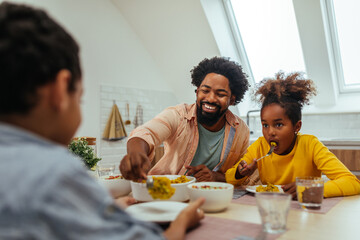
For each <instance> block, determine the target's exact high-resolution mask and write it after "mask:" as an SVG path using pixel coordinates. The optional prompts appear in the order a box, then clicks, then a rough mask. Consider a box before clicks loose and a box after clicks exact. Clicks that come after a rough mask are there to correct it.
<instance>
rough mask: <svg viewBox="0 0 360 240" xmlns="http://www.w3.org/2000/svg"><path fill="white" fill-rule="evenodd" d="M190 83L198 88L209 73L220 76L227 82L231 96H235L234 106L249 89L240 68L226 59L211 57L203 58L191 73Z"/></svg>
mask: <svg viewBox="0 0 360 240" xmlns="http://www.w3.org/2000/svg"><path fill="white" fill-rule="evenodd" d="M190 72H191V78H192V81H191V83H192V84H193V85H194V86H196V87H199V86H200V85H201V83H202V81H203V80H204V78H205V76H206V75H207V74H209V73H217V74H221V75H223V76H224V77H226V78H227V79H228V80H229V86H230V90H231V94H232V95H234V96H235V103H234V105H236V104H238V103H239V102H240V101H241V100H242V99H243V97H244V94H245V92H246V91H247V90H248V88H249V82H248V80H247V75H246V74H245V73H244V72H243V71H242V67H241V66H240V65H239V64H238V63H236V62H233V61H230V60H229V59H228V58H224V57H213V58H210V59H207V58H205V59H204V60H202V61H201V62H200V63H199V64H198V65H197V66H195V67H194V68H193V69H192V70H191V71H190Z"/></svg>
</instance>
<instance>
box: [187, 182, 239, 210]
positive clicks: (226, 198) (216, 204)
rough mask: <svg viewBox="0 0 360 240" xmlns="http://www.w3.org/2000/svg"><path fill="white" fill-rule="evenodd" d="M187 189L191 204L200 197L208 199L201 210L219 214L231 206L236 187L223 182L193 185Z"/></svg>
mask: <svg viewBox="0 0 360 240" xmlns="http://www.w3.org/2000/svg"><path fill="white" fill-rule="evenodd" d="M204 186H209V187H210V189H204V188H202V187H204ZM219 187H221V189H219ZM187 188H188V191H189V195H190V202H193V201H195V200H196V199H198V198H200V197H204V198H205V199H206V201H205V203H204V204H203V205H202V206H201V209H203V210H204V211H205V212H219V211H222V210H225V209H226V208H227V207H228V206H229V204H230V202H231V199H232V197H233V194H234V186H233V185H232V184H229V183H222V182H198V183H192V184H189V185H188V186H187ZM215 188H217V189H215Z"/></svg>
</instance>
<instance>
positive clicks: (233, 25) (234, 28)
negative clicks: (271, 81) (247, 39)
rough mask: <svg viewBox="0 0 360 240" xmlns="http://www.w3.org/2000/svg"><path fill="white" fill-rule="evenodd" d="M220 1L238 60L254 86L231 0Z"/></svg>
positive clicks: (252, 75)
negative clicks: (244, 66)
mask: <svg viewBox="0 0 360 240" xmlns="http://www.w3.org/2000/svg"><path fill="white" fill-rule="evenodd" d="M222 3H223V6H224V10H225V14H226V17H227V19H228V22H229V25H230V30H231V33H232V35H233V39H234V41H235V45H236V49H237V50H238V52H239V54H238V55H239V57H240V61H241V63H242V64H243V65H246V69H247V75H248V77H249V78H250V80H251V85H253V86H254V85H255V84H256V82H255V78H254V74H253V72H252V68H251V65H250V62H249V59H248V56H247V53H246V50H245V46H244V42H243V40H242V37H241V33H240V30H239V27H238V25H237V21H236V18H235V14H234V10H233V7H232V4H231V0H222Z"/></svg>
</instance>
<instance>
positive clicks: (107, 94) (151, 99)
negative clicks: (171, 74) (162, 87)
mask: <svg viewBox="0 0 360 240" xmlns="http://www.w3.org/2000/svg"><path fill="white" fill-rule="evenodd" d="M114 101H115V103H116V105H117V106H118V108H119V111H120V114H121V117H122V119H123V122H124V123H125V121H126V120H127V115H126V103H129V120H130V121H131V124H130V125H125V128H126V132H127V134H128V135H129V134H130V132H131V131H132V130H133V129H134V124H133V122H134V118H135V115H136V107H137V105H138V104H140V105H141V106H142V108H143V120H144V123H145V122H146V121H148V120H150V119H152V118H153V117H155V116H156V115H157V114H158V113H160V112H161V111H162V110H163V109H165V108H166V107H169V106H174V105H176V104H178V103H177V100H176V97H175V95H174V94H173V93H172V92H165V91H154V90H146V89H140V88H124V87H120V86H111V85H101V86H100V114H101V119H100V124H101V126H100V130H101V131H104V129H105V125H106V123H107V120H108V118H109V116H110V113H111V108H112V106H113V103H114ZM100 135H102V132H101V133H100ZM126 141H127V138H124V139H122V140H120V141H113V142H109V141H105V140H102V139H101V140H100V141H97V145H98V146H97V147H98V155H99V156H100V157H101V158H102V160H101V162H106V163H115V164H117V165H118V164H119V163H120V160H121V159H122V158H123V156H124V155H125V153H126Z"/></svg>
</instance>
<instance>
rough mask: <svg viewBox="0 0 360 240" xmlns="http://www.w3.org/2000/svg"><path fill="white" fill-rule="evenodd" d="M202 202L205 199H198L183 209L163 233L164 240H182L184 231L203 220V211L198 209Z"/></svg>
mask: <svg viewBox="0 0 360 240" xmlns="http://www.w3.org/2000/svg"><path fill="white" fill-rule="evenodd" d="M204 202H205V198H199V199H197V200H196V201H195V202H192V203H190V204H189V206H187V207H186V208H184V210H182V211H181V212H180V214H179V215H178V216H177V218H176V219H175V220H174V221H173V222H172V223H171V224H170V226H169V228H168V229H167V230H166V231H165V232H164V235H165V237H166V239H169V240H172V239H174V240H176V239H184V238H185V233H186V230H187V229H190V228H193V227H195V226H196V225H197V224H198V223H199V222H200V220H201V219H203V218H204V212H203V210H201V209H199V208H200V207H201V205H203V204H204Z"/></svg>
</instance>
